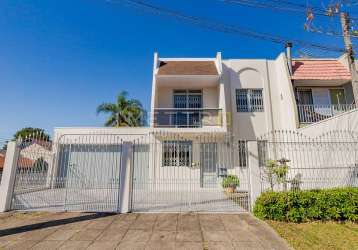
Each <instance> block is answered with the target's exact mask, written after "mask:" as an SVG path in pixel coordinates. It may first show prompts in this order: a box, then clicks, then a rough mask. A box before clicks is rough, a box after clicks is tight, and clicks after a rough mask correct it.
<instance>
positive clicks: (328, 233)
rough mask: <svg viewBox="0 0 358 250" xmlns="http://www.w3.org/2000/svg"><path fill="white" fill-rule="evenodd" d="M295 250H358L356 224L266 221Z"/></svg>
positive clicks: (357, 228) (357, 229)
mask: <svg viewBox="0 0 358 250" xmlns="http://www.w3.org/2000/svg"><path fill="white" fill-rule="evenodd" d="M267 223H268V224H269V225H270V226H271V227H272V228H274V229H275V230H276V231H277V232H278V233H279V234H280V236H281V237H282V238H284V239H286V241H287V242H288V243H289V244H290V245H291V246H292V247H293V248H294V249H296V250H301V249H302V250H303V249H310V250H311V249H349V250H354V249H357V250H358V224H354V223H349V222H347V223H338V222H310V223H300V224H296V223H285V222H277V221H267Z"/></svg>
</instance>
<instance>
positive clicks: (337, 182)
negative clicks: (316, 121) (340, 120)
mask: <svg viewBox="0 0 358 250" xmlns="http://www.w3.org/2000/svg"><path fill="white" fill-rule="evenodd" d="M357 139H358V137H357V134H356V133H352V132H351V131H336V132H330V133H327V134H323V135H321V136H320V137H317V138H309V137H307V136H304V135H302V134H299V133H296V132H290V131H275V132H272V133H270V134H267V135H265V136H262V137H261V138H259V140H258V145H259V159H260V172H261V181H262V184H261V185H262V191H265V190H267V189H274V190H302V189H322V188H333V187H351V186H353V187H358V140H357ZM270 161H271V163H272V161H276V166H278V167H280V166H287V171H286V173H283V176H281V177H282V178H280V177H277V175H274V176H271V175H270V169H269V167H270V166H269V165H270ZM273 184H274V188H272V186H273Z"/></svg>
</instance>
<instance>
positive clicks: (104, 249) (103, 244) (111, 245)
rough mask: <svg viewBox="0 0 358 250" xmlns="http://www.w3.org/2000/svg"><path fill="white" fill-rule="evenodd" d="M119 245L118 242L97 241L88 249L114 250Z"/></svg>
mask: <svg viewBox="0 0 358 250" xmlns="http://www.w3.org/2000/svg"><path fill="white" fill-rule="evenodd" d="M117 245H118V242H117V241H95V242H93V244H91V245H90V246H89V247H88V248H87V249H88V250H113V249H116V247H117Z"/></svg>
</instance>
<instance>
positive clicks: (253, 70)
mask: <svg viewBox="0 0 358 250" xmlns="http://www.w3.org/2000/svg"><path fill="white" fill-rule="evenodd" d="M223 63H224V65H225V67H224V68H225V70H224V74H225V75H226V77H225V81H226V82H225V85H226V88H228V89H229V91H227V93H229V94H230V99H231V107H230V109H228V110H227V112H229V113H230V115H229V116H230V118H231V131H232V132H233V133H234V134H235V135H236V136H238V137H239V138H242V139H247V140H253V139H255V138H256V135H259V134H262V133H265V132H266V131H267V130H268V128H269V127H270V126H269V123H270V119H271V118H270V116H269V113H268V112H267V111H270V98H269V96H268V93H267V86H268V77H267V68H266V60H224V61H223ZM239 88H258V89H263V96H264V112H254V113H251V112H250V113H249V112H248V113H239V112H237V109H236V89H239Z"/></svg>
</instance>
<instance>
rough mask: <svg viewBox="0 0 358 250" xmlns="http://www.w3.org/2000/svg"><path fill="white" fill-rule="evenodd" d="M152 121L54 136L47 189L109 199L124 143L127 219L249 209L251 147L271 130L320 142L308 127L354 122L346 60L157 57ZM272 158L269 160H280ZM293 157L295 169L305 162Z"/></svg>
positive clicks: (67, 131) (61, 130)
mask: <svg viewBox="0 0 358 250" xmlns="http://www.w3.org/2000/svg"><path fill="white" fill-rule="evenodd" d="M149 113H150V124H149V126H148V127H144V128H143V127H142V128H56V129H55V136H54V142H55V143H54V145H53V152H54V154H53V156H54V160H53V163H54V165H52V167H49V170H50V171H49V173H48V176H50V177H51V179H52V180H55V181H57V180H60V184H58V183H57V184H56V183H55V184H54V183H52V186H53V187H66V188H70V189H71V190H72V189H73V190H77V189H78V191H71V193H76V192H82V190H83V191H85V190H87V189H92V188H96V187H97V186H98V188H99V189H102V188H104V187H106V188H108V187H110V189H111V190H114V191H111V192H109V193H111V195H112V196H113V197H116V192H117V191H118V190H117V189H116V188H115V187H116V186H118V181H119V175H118V172H119V171H120V161H121V157H122V153H123V145H124V144H123V143H124V142H129V143H131V144H132V145H133V147H132V151H133V152H132V154H133V159H132V160H133V166H134V167H133V173H132V178H133V179H132V180H133V197H132V204H133V205H132V206H133V211H153V210H155V211H158V209H159V210H160V208H165V209H164V210H163V211H168V210H171V211H179V210H180V211H182V210H187V211H206V210H210V211H231V210H233V211H238V207H239V210H240V209H241V210H242V211H246V210H247V209H248V207H249V205H248V204H249V203H250V201H249V200H250V195H249V193H250V189H251V190H252V185H254V184H252V183H251V184H250V182H252V180H251V177H252V176H253V175H252V173H251V174H250V173H249V171H250V169H249V168H248V166H249V165H250V164H249V162H248V158H249V156H248V155H249V154H248V152H249V149H248V141H256V140H257V139H258V138H259V137H260V136H261V135H264V134H267V133H269V132H271V131H296V132H298V133H302V134H305V136H307V137H312V136H313V137H317V136H319V133H318V132H317V129H315V126H318V127H320V128H321V127H324V128H325V129H326V130H332V129H334V128H335V127H334V126H336V125H337V120H343V119H346V118H347V117H350V118H349V119H350V120H352V119H351V117H352V116H354V117H358V116H357V115H356V109H355V104H354V96H353V90H352V80H351V74H350V71H349V67H348V60H347V58H346V57H345V56H344V55H343V56H342V57H340V58H335V59H291V58H290V51H289V48H288V50H287V52H286V53H281V54H280V55H279V56H278V57H277V58H276V59H273V60H267V59H222V56H221V53H217V55H216V56H215V57H213V58H163V57H160V56H159V55H158V54H157V53H155V54H154V64H153V82H152V93H151V110H150V112H149ZM344 117H346V118H344ZM356 120H358V119H356ZM347 124H348V125H347V126H349V123H347ZM357 124H358V121H357ZM325 129H322V131H324V130H325ZM340 129H342V130H344V129H346V128H344V127H341V128H340ZM251 145H252V144H251ZM251 150H252V149H251ZM250 152H251V151H250ZM267 152H269V151H267ZM270 152H271V151H270ZM276 153H277V151H276V149H275V150H272V154H271V153H270V155H268V157H271V158H274V159H279V158H277V157H282V156H283V155H276ZM312 157H315V155H314V154H312ZM286 158H287V157H286ZM291 158H292V160H295V162H293V161H292V162H291V163H290V166H292V167H293V168H296V167H298V166H301V165H300V164H301V163H302V162H304V157H303V156H299V157H298V158H297V157H293V156H291ZM325 164H326V163H322V164H321V165H322V166H323V165H325ZM250 166H251V165H250ZM113 173H114V174H113ZM116 173H117V174H116ZM299 174H300V175H302V176H303V178H306V177H307V178H308V176H309V175H311V174H310V173H309V172H302V171H300V173H299ZM228 175H234V176H237V177H238V178H239V179H240V185H239V186H238V187H237V188H236V191H237V194H236V196H235V198H232V197H231V198H230V197H229V198H228V197H227V196H225V195H224V194H223V187H222V183H223V182H222V180H223V178H225V177H227V176H228ZM293 177H294V176H292V178H293ZM79 180H81V181H79ZM223 195H224V196H223ZM252 197H254V196H252ZM233 200H235V202H236V203H235V202H234V203H233ZM211 201H213V202H212V203H211ZM214 201H215V202H214ZM235 204H236V205H235ZM237 204H239V205H237ZM210 205H211V207H210Z"/></svg>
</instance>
